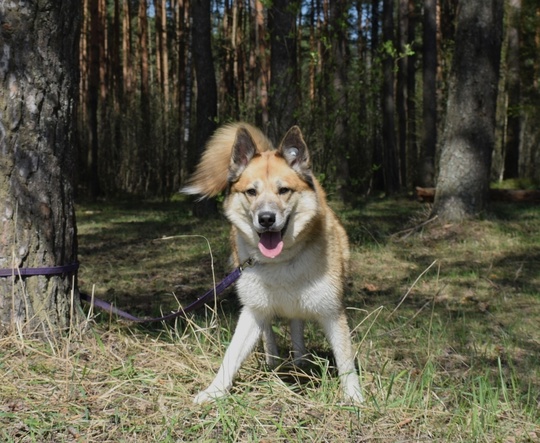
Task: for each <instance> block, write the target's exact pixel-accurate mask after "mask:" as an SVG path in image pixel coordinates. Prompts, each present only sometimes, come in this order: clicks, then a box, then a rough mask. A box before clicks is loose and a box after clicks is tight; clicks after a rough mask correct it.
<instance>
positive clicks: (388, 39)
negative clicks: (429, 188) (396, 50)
mask: <svg viewBox="0 0 540 443" xmlns="http://www.w3.org/2000/svg"><path fill="white" fill-rule="evenodd" d="M393 6H394V2H393V1H392V0H384V1H383V42H384V44H386V45H392V47H394V40H395V39H394V8H393ZM394 90H395V88H394V58H393V56H392V55H391V54H390V53H388V52H387V53H385V54H383V87H382V97H381V98H382V106H381V107H382V113H383V122H382V128H383V134H384V138H383V172H384V188H385V191H386V192H387V193H388V194H393V193H395V192H397V191H398V190H399V187H400V183H399V166H398V151H397V146H396V145H397V143H396V121H395V112H396V103H395V96H394Z"/></svg>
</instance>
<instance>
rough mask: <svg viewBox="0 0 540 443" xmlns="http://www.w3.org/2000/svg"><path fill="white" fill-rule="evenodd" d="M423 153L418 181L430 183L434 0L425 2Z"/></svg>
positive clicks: (434, 117)
mask: <svg viewBox="0 0 540 443" xmlns="http://www.w3.org/2000/svg"><path fill="white" fill-rule="evenodd" d="M422 78H423V90H422V93H423V100H422V103H423V105H422V106H423V114H422V121H423V124H424V128H423V132H422V153H421V158H420V164H419V167H420V168H419V173H418V183H419V184H420V185H421V186H433V184H434V180H435V151H436V147H437V0H425V1H424V35H423V67H422Z"/></svg>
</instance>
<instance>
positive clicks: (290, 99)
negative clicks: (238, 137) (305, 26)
mask: <svg viewBox="0 0 540 443" xmlns="http://www.w3.org/2000/svg"><path fill="white" fill-rule="evenodd" d="M298 7H299V5H298V2H290V1H287V0H274V1H273V2H272V7H271V8H270V11H269V12H268V14H269V17H268V22H269V31H270V47H271V49H270V50H271V54H270V76H271V77H270V106H269V109H270V127H269V131H268V132H269V136H270V139H271V140H272V141H273V142H274V143H278V142H279V141H280V138H281V137H282V136H283V134H285V132H286V131H287V130H288V129H289V128H290V127H291V126H292V125H293V124H294V123H295V119H296V116H295V112H296V111H297V106H298V97H299V93H298V81H297V72H296V69H297V67H296V41H295V36H296V33H295V21H296V11H297V10H298Z"/></svg>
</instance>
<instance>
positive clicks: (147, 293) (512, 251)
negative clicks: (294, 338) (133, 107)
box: [0, 200, 540, 442]
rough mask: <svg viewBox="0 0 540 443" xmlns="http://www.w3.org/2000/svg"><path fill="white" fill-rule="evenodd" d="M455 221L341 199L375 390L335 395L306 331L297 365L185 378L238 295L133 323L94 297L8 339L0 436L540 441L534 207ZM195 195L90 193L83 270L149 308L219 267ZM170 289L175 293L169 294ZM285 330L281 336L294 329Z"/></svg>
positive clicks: (186, 292) (356, 309)
mask: <svg viewBox="0 0 540 443" xmlns="http://www.w3.org/2000/svg"><path fill="white" fill-rule="evenodd" d="M495 209H496V210H495V216H491V217H490V218H488V219H485V220H481V221H477V222H470V223H466V224H463V225H460V226H457V225H453V226H441V225H438V224H435V223H433V224H429V225H426V226H424V228H423V229H422V230H420V231H419V232H416V233H415V234H413V235H409V236H405V235H404V234H401V235H397V236H392V235H391V234H393V233H396V232H400V231H403V230H404V229H405V228H407V227H409V226H411V225H412V224H414V223H416V222H419V221H421V220H423V219H424V216H423V214H424V213H425V209H423V208H422V207H420V206H419V205H417V204H416V203H411V202H406V201H390V200H388V201H385V202H379V203H367V204H366V205H364V206H363V207H361V208H357V209H354V210H350V209H345V208H341V209H340V210H339V212H340V213H341V215H342V218H343V220H344V222H345V224H346V226H347V229H348V230H349V233H350V236H351V239H352V241H353V275H352V279H351V283H350V287H349V290H348V295H347V304H348V306H349V307H350V320H351V322H350V323H351V326H352V327H353V329H354V332H353V335H354V341H355V343H356V344H357V345H358V361H359V364H360V366H361V368H362V370H361V374H360V376H361V378H362V384H363V388H364V391H365V397H366V404H365V406H363V407H362V408H359V409H358V408H354V407H349V406H346V405H342V404H341V403H340V398H339V387H338V382H337V378H336V377H335V373H334V371H333V369H332V367H331V365H332V359H331V358H327V357H329V355H328V354H329V349H328V347H327V345H326V342H325V340H324V339H323V337H322V335H321V334H320V331H319V330H318V328H316V327H315V326H312V327H309V328H308V330H307V335H308V340H307V342H308V347H309V348H310V350H312V351H313V353H314V358H313V363H312V364H311V365H310V367H309V369H307V370H306V371H305V372H303V371H299V370H296V369H294V368H291V367H288V366H287V365H284V367H283V368H282V369H281V370H279V371H270V370H268V369H267V368H266V367H265V365H264V364H263V363H262V361H263V359H262V356H261V355H259V354H256V355H254V356H253V357H252V358H250V359H249V361H248V362H247V363H246V364H245V365H244V367H243V368H242V370H241V371H240V375H239V377H238V380H237V382H236V384H235V387H234V391H233V394H232V395H231V396H230V397H228V398H226V399H225V400H223V401H220V402H218V403H217V404H215V405H210V406H203V407H201V406H195V405H193V404H192V403H191V399H192V397H193V395H194V394H195V393H196V392H197V391H198V390H199V389H201V388H203V387H205V385H207V384H208V383H209V382H210V381H211V379H212V376H213V374H214V372H215V371H216V369H217V367H218V366H219V363H220V359H221V357H222V354H223V352H224V350H225V348H226V346H227V343H228V341H229V339H230V331H231V330H232V329H233V328H234V322H235V320H236V317H237V310H238V305H237V304H236V302H235V300H234V297H231V298H229V299H227V300H225V301H224V302H223V303H220V304H218V305H217V306H215V307H214V308H213V309H210V308H208V309H207V310H206V311H203V312H198V313H197V314H196V315H194V316H193V317H191V318H190V319H189V320H188V321H178V322H176V323H174V324H157V325H150V326H136V325H130V324H126V323H124V322H121V321H118V320H117V319H114V318H109V317H108V316H107V315H104V314H103V313H100V312H93V313H92V312H88V311H87V310H85V312H84V313H82V315H81V317H83V318H84V319H85V320H83V321H82V322H81V325H80V327H79V328H77V329H74V330H73V331H72V332H71V334H70V335H69V336H63V337H61V338H58V339H57V341H55V342H52V343H42V342H40V341H34V340H32V339H30V338H28V337H21V336H19V335H17V334H13V335H10V336H6V337H3V338H1V339H0V398H1V399H2V402H1V405H0V440H2V441H7V442H33V441H35V442H72V441H81V442H83V441H84V442H94V441H95V442H98V441H99V442H139V441H141V442H150V441H156V442H157V441H159V442H167V441H171V442H172V441H175V442H176V441H208V442H211V441H220V442H221V441H231V442H232V441H268V442H270V441H272V442H273V441H287V442H289V441H302V442H304V441H307V442H311V441H313V442H327V441H351V442H363V441H367V442H373V441H449V440H454V441H458V442H459V441H467V442H469V441H485V442H492V441H500V442H521V441H531V442H533V441H537V440H538V439H539V438H540V414H539V412H538V402H539V399H540V364H539V363H540V332H538V324H539V323H540V293H539V289H538V288H539V287H540V281H539V280H540V238H538V237H539V236H538V235H537V233H538V232H539V231H540V214H539V211H538V209H537V208H530V207H517V206H516V207H514V206H501V207H497V208H495ZM187 212H188V211H187V210H186V205H185V204H184V203H182V202H176V203H174V204H165V205H163V204H150V203H149V204H144V205H141V204H137V205H133V206H132V205H130V204H127V205H119V204H116V205H114V206H110V207H109V206H101V207H98V206H89V205H87V206H84V207H82V208H80V210H79V231H80V240H79V243H80V250H81V254H80V255H81V257H80V258H81V262H82V263H83V269H82V271H81V275H80V286H81V288H82V289H83V290H85V291H88V292H91V291H92V290H93V291H95V293H96V295H97V296H100V297H103V298H107V299H109V300H112V301H115V302H116V303H117V304H118V305H119V306H121V307H123V308H127V309H128V310H129V311H130V312H134V313H144V314H148V315H150V314H154V313H158V312H159V311H161V310H164V311H168V310H170V309H175V308H176V307H177V303H178V302H177V301H176V299H175V296H176V297H178V299H179V301H180V302H182V303H183V302H186V301H187V300H190V299H192V298H193V297H194V296H196V295H198V294H200V293H201V292H202V291H204V290H205V289H207V287H208V286H209V284H211V282H212V266H211V260H210V255H209V252H208V247H207V244H206V241H205V240H202V239H200V238H196V237H179V238H176V239H172V240H170V241H163V240H159V239H160V238H161V237H162V236H171V235H173V236H174V235H178V234H204V235H205V236H206V238H207V239H208V241H209V243H210V245H211V247H212V254H213V257H214V272H215V274H216V276H217V278H218V279H219V278H220V277H222V276H223V275H224V273H225V272H226V270H227V264H226V260H227V253H228V252H227V251H228V246H227V235H228V234H227V228H226V225H225V224H224V223H223V222H222V221H220V220H210V221H204V222H201V221H200V220H198V221H197V220H195V219H193V218H192V217H189V216H188V213H187ZM172 293H174V296H173V295H172ZM283 331H284V332H283V333H282V334H281V337H280V340H281V342H282V347H283V349H284V353H285V349H286V347H287V341H288V337H287V332H286V330H283Z"/></svg>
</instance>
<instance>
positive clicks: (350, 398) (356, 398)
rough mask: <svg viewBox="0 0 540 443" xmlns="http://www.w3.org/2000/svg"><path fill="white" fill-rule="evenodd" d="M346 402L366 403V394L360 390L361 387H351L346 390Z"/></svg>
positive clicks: (350, 403) (356, 404) (353, 403)
mask: <svg viewBox="0 0 540 443" xmlns="http://www.w3.org/2000/svg"><path fill="white" fill-rule="evenodd" d="M344 397H345V403H347V404H349V405H355V406H360V405H361V404H362V403H364V396H363V395H362V392H361V391H360V387H351V388H350V389H347V391H346V392H344Z"/></svg>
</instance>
